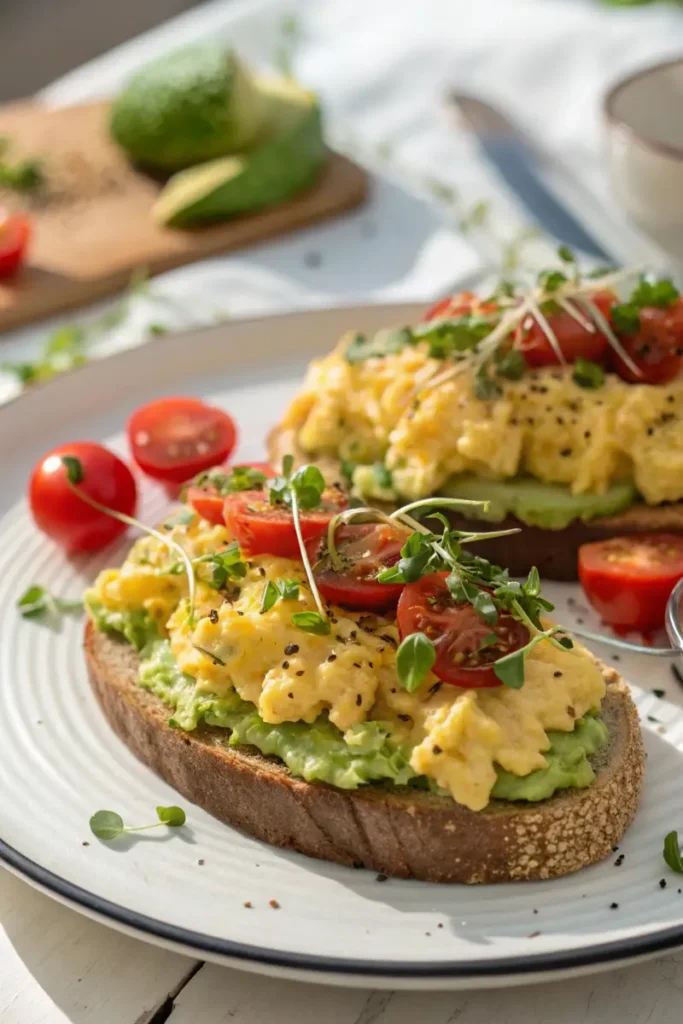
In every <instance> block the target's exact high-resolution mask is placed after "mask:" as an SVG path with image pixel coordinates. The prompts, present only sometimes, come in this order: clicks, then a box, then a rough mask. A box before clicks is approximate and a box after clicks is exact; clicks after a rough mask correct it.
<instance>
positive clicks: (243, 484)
mask: <svg viewBox="0 0 683 1024" xmlns="http://www.w3.org/2000/svg"><path fill="white" fill-rule="evenodd" d="M267 479H268V477H267V476H266V474H265V473H263V472H262V471H261V470H260V469H254V468H253V466H233V467H232V469H231V470H230V472H229V473H226V472H225V471H224V470H223V469H220V468H218V467H217V468H215V469H207V470H205V471H204V472H203V473H199V474H198V475H197V476H196V477H195V478H194V480H193V481H192V484H191V485H190V486H192V487H200V488H202V489H204V490H210V491H215V492H216V493H217V494H219V495H220V496H221V497H222V498H225V497H227V496H228V494H235V493H236V492H238V491H262V490H263V488H264V486H265V483H266V480H267Z"/></svg>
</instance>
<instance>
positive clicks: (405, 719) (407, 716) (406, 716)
mask: <svg viewBox="0 0 683 1024" xmlns="http://www.w3.org/2000/svg"><path fill="white" fill-rule="evenodd" d="M398 717H399V718H400V719H401V721H402V722H409V721H410V715H399V716H398Z"/></svg>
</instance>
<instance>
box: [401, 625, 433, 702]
mask: <svg viewBox="0 0 683 1024" xmlns="http://www.w3.org/2000/svg"><path fill="white" fill-rule="evenodd" d="M435 661H436V650H435V648H434V644H433V643H432V641H431V640H430V639H429V637H427V636H425V634H424V633H411V634H410V635H409V636H407V637H406V638H405V640H404V641H403V642H402V644H401V646H400V647H399V649H398V650H397V652H396V669H397V672H398V681H399V683H400V684H401V686H402V687H403V689H404V690H407V691H408V693H414V692H415V690H417V689H419V687H420V686H421V684H422V682H423V681H424V679H425V676H426V675H427V673H428V672H429V671H430V669H431V668H432V666H433V664H434V662H435Z"/></svg>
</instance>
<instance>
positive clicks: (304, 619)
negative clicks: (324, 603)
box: [292, 612, 332, 636]
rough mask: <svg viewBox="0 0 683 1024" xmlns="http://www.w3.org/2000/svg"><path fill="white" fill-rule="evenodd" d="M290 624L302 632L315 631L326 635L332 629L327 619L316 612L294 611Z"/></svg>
mask: <svg viewBox="0 0 683 1024" xmlns="http://www.w3.org/2000/svg"><path fill="white" fill-rule="evenodd" d="M292 624H293V625H294V626H296V627H297V629H301V630H303V632H304V633H317V634H319V635H320V636H327V635H328V634H329V633H330V632H331V629H332V627H331V626H330V623H329V621H328V620H327V619H324V618H323V617H322V615H319V614H318V612H294V614H293V615H292Z"/></svg>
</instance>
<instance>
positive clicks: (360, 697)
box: [356, 693, 363, 707]
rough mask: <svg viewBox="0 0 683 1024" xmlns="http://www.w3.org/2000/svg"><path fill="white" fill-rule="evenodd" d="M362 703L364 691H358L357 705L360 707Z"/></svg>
mask: <svg viewBox="0 0 683 1024" xmlns="http://www.w3.org/2000/svg"><path fill="white" fill-rule="evenodd" d="M362 703H363V695H362V693H357V694H356V706H357V707H360V706H361V704H362Z"/></svg>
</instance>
